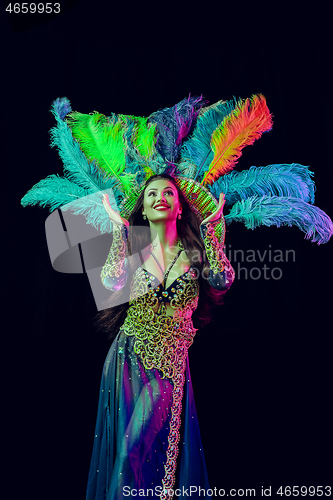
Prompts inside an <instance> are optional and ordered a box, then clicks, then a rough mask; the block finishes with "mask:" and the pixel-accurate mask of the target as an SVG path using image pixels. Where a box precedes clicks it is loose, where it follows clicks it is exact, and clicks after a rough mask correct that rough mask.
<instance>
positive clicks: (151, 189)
mask: <svg viewBox="0 0 333 500" xmlns="http://www.w3.org/2000/svg"><path fill="white" fill-rule="evenodd" d="M167 189H171V190H172V191H174V188H173V187H172V186H169V187H166V188H164V189H163V191H166V190H167ZM148 191H157V188H148Z"/></svg>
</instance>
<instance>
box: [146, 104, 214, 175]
mask: <svg viewBox="0 0 333 500" xmlns="http://www.w3.org/2000/svg"><path fill="white" fill-rule="evenodd" d="M204 102H205V101H204V100H203V98H202V96H201V97H190V96H189V97H188V98H186V99H183V100H182V101H180V102H179V103H178V104H176V105H175V106H173V107H172V108H163V109H161V110H159V111H156V112H155V113H153V114H151V115H150V116H149V123H156V128H157V131H158V138H157V143H156V149H157V151H158V153H159V154H160V155H161V156H162V158H163V159H164V160H165V161H166V162H167V163H168V164H170V165H171V168H170V169H169V171H168V173H172V172H173V171H174V168H175V167H174V163H175V162H176V161H177V160H178V157H179V153H180V149H181V145H182V141H183V140H184V139H185V138H186V137H187V136H188V135H189V134H190V132H191V131H192V129H193V125H194V122H195V119H196V117H197V115H198V112H199V110H200V108H201V107H202V105H203V104H204Z"/></svg>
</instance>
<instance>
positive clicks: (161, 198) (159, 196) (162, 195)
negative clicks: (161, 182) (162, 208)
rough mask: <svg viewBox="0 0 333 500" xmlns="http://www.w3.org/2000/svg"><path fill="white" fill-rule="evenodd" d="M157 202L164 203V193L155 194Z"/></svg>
mask: <svg viewBox="0 0 333 500" xmlns="http://www.w3.org/2000/svg"><path fill="white" fill-rule="evenodd" d="M157 201H165V202H166V198H165V194H164V193H158V194H157Z"/></svg>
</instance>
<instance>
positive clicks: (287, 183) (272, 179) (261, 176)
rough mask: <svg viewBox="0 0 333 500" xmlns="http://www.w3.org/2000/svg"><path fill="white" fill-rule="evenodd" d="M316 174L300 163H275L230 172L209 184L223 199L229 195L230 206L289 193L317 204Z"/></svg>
mask: <svg viewBox="0 0 333 500" xmlns="http://www.w3.org/2000/svg"><path fill="white" fill-rule="evenodd" d="M312 176H313V173H312V172H310V170H309V169H308V167H306V166H303V165H300V164H299V163H291V164H274V165H268V166H267V167H251V168H249V169H248V170H242V171H241V172H236V171H233V172H230V173H229V174H226V175H224V176H223V177H220V178H219V179H218V180H217V181H216V182H214V184H212V185H211V186H209V188H210V191H211V193H212V194H213V195H214V196H215V197H216V199H218V198H219V196H220V193H224V194H225V201H226V205H233V204H234V203H236V202H237V201H240V200H244V199H246V198H249V197H250V196H254V195H257V196H264V195H272V196H287V197H291V198H300V199H301V200H303V201H306V202H310V203H314V191H315V184H314V181H313V180H312Z"/></svg>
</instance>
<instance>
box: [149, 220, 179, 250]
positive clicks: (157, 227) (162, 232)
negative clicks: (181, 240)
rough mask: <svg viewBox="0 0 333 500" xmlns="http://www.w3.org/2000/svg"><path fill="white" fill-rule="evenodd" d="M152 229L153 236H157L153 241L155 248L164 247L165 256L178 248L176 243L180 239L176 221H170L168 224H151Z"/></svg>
mask: <svg viewBox="0 0 333 500" xmlns="http://www.w3.org/2000/svg"><path fill="white" fill-rule="evenodd" d="M150 228H151V230H152V234H153V235H154V234H156V237H155V238H154V240H153V247H154V248H158V247H162V252H163V254H164V253H165V252H170V251H171V249H172V247H175V246H176V241H177V238H178V233H177V225H176V221H170V222H168V223H165V222H163V223H162V222H161V223H157V224H156V223H154V222H151V223H150Z"/></svg>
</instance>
